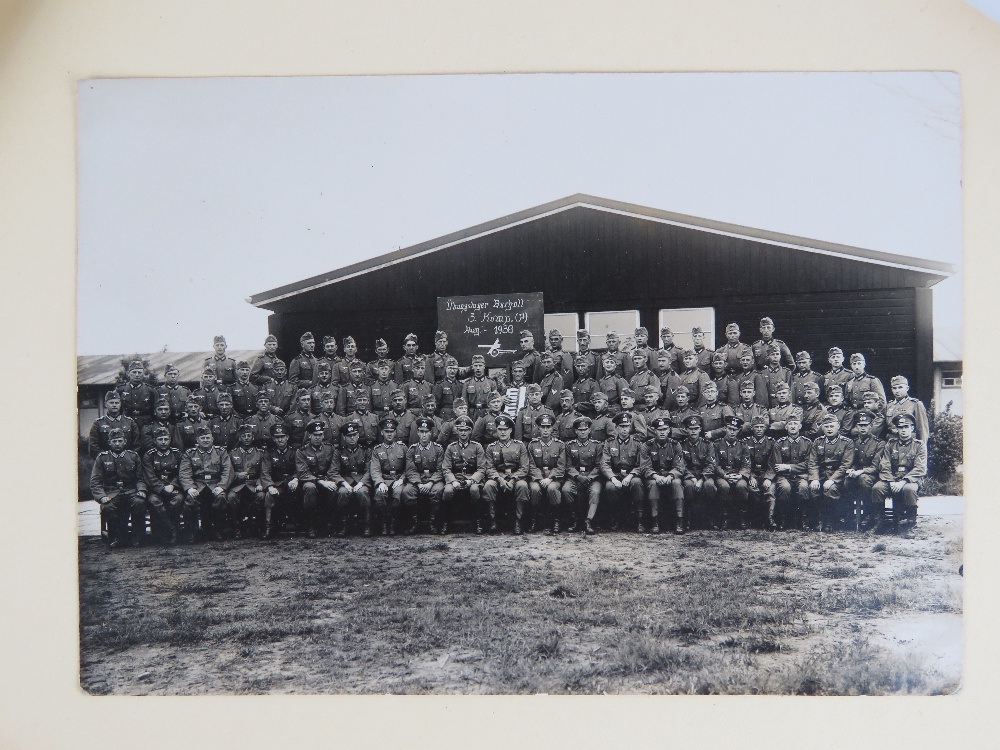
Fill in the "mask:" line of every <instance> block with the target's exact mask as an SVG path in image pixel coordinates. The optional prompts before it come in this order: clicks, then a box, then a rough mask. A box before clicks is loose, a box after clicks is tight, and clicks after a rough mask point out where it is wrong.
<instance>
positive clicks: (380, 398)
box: [368, 378, 399, 414]
mask: <svg viewBox="0 0 1000 750" xmlns="http://www.w3.org/2000/svg"><path fill="white" fill-rule="evenodd" d="M398 389H399V386H398V385H396V381H395V380H379V379H378V378H375V380H373V381H372V382H371V385H369V387H368V390H369V392H370V393H371V406H370V408H371V410H372V411H373V412H374V413H375V414H383V413H385V412H387V411H389V410H390V409H391V408H392V399H391V398H390V397H389V396H390V394H391V393H392V392H393V391H395V390H398Z"/></svg>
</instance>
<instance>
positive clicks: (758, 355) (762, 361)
mask: <svg viewBox="0 0 1000 750" xmlns="http://www.w3.org/2000/svg"><path fill="white" fill-rule="evenodd" d="M772 344H773V345H777V347H778V349H779V350H780V351H781V361H782V362H784V363H785V364H786V365H788V367H795V357H793V356H792V350H791V349H789V348H788V344H786V343H785V342H784V341H782V340H781V339H776V338H773V337H772V338H769V339H767V340H766V341H765V340H764V339H758V340H757V341H754V342H753V344H751V345H750V351H752V352H753V359H754V364H755V366H756V367H757V369H758V370H763V369H764V367H765V366H766V365H767V350H768V348H769V347H770V346H771V345H772Z"/></svg>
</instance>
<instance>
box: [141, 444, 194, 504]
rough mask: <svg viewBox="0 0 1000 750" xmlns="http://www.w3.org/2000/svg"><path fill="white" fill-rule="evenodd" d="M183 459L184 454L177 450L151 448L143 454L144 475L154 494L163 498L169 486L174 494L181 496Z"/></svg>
mask: <svg viewBox="0 0 1000 750" xmlns="http://www.w3.org/2000/svg"><path fill="white" fill-rule="evenodd" d="M183 457H184V454H183V453H181V452H180V451H179V450H178V449H177V448H168V449H167V450H166V451H161V450H159V449H158V448H150V449H149V450H148V451H146V452H145V453H144V454H143V456H142V475H143V479H144V480H145V483H146V487H148V488H149V491H150V492H151V493H152V494H154V495H157V496H161V497H162V496H163V495H164V494H165V488H166V487H167V486H172V487H173V488H174V492H175V493H177V494H180V490H181V478H180V472H181V460H182V458H183Z"/></svg>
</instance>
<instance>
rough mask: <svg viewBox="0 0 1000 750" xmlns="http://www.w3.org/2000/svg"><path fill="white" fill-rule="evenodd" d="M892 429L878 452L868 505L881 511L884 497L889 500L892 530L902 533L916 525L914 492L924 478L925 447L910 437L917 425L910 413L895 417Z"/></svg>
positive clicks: (925, 469) (920, 441)
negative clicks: (870, 498)
mask: <svg viewBox="0 0 1000 750" xmlns="http://www.w3.org/2000/svg"><path fill="white" fill-rule="evenodd" d="M892 426H893V428H894V429H895V430H896V433H895V435H894V436H893V437H890V438H889V440H888V442H887V443H886V445H885V449H884V450H883V451H882V454H881V458H880V460H879V466H878V481H877V482H876V483H875V486H874V487H872V502H873V503H874V505H875V507H876V509H877V508H885V500H886V498H888V497H891V498H892V517H893V519H894V521H895V524H896V528H897V530H898V531H900V532H905V531H907V530H908V529H911V528H912V527H913V526H914V525H915V524H916V522H917V492H918V491H919V490H920V483H921V480H923V478H924V477H925V476H927V445H926V443H924V441H923V440H918V439H917V438H915V437H914V436H913V434H914V431H915V430H916V427H917V423H916V420H915V419H914V418H913V415H912V414H907V413H900V414H896V415H895V416H894V417H893V418H892Z"/></svg>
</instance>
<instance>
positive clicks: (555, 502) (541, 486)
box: [528, 414, 566, 536]
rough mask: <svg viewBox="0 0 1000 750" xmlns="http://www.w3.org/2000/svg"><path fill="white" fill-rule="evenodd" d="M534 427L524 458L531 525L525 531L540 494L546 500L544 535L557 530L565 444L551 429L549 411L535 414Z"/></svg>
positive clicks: (535, 515)
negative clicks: (535, 436) (527, 465)
mask: <svg viewBox="0 0 1000 750" xmlns="http://www.w3.org/2000/svg"><path fill="white" fill-rule="evenodd" d="M535 424H536V425H537V426H538V437H537V438H534V439H533V440H532V441H531V442H530V443H528V459H529V460H530V462H531V464H530V467H529V470H528V476H529V480H528V492H529V497H530V499H531V525H530V526H529V528H528V531H529V532H533V531H534V530H535V527H536V524H537V523H538V517H539V515H540V513H541V511H540V510H539V506H540V505H541V500H542V493H545V497H546V499H547V500H548V505H549V525H548V528H546V530H545V535H546V536H552V535H553V534H558V533H559V503H560V501H561V500H562V492H561V490H562V480H563V477H564V476H565V475H566V456H565V447H566V444H565V443H563V441H562V440H560V439H559V438H557V437H554V436H553V434H552V432H553V429H554V428H555V418H554V417H552V415H550V414H539V415H538V416H537V417H535Z"/></svg>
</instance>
